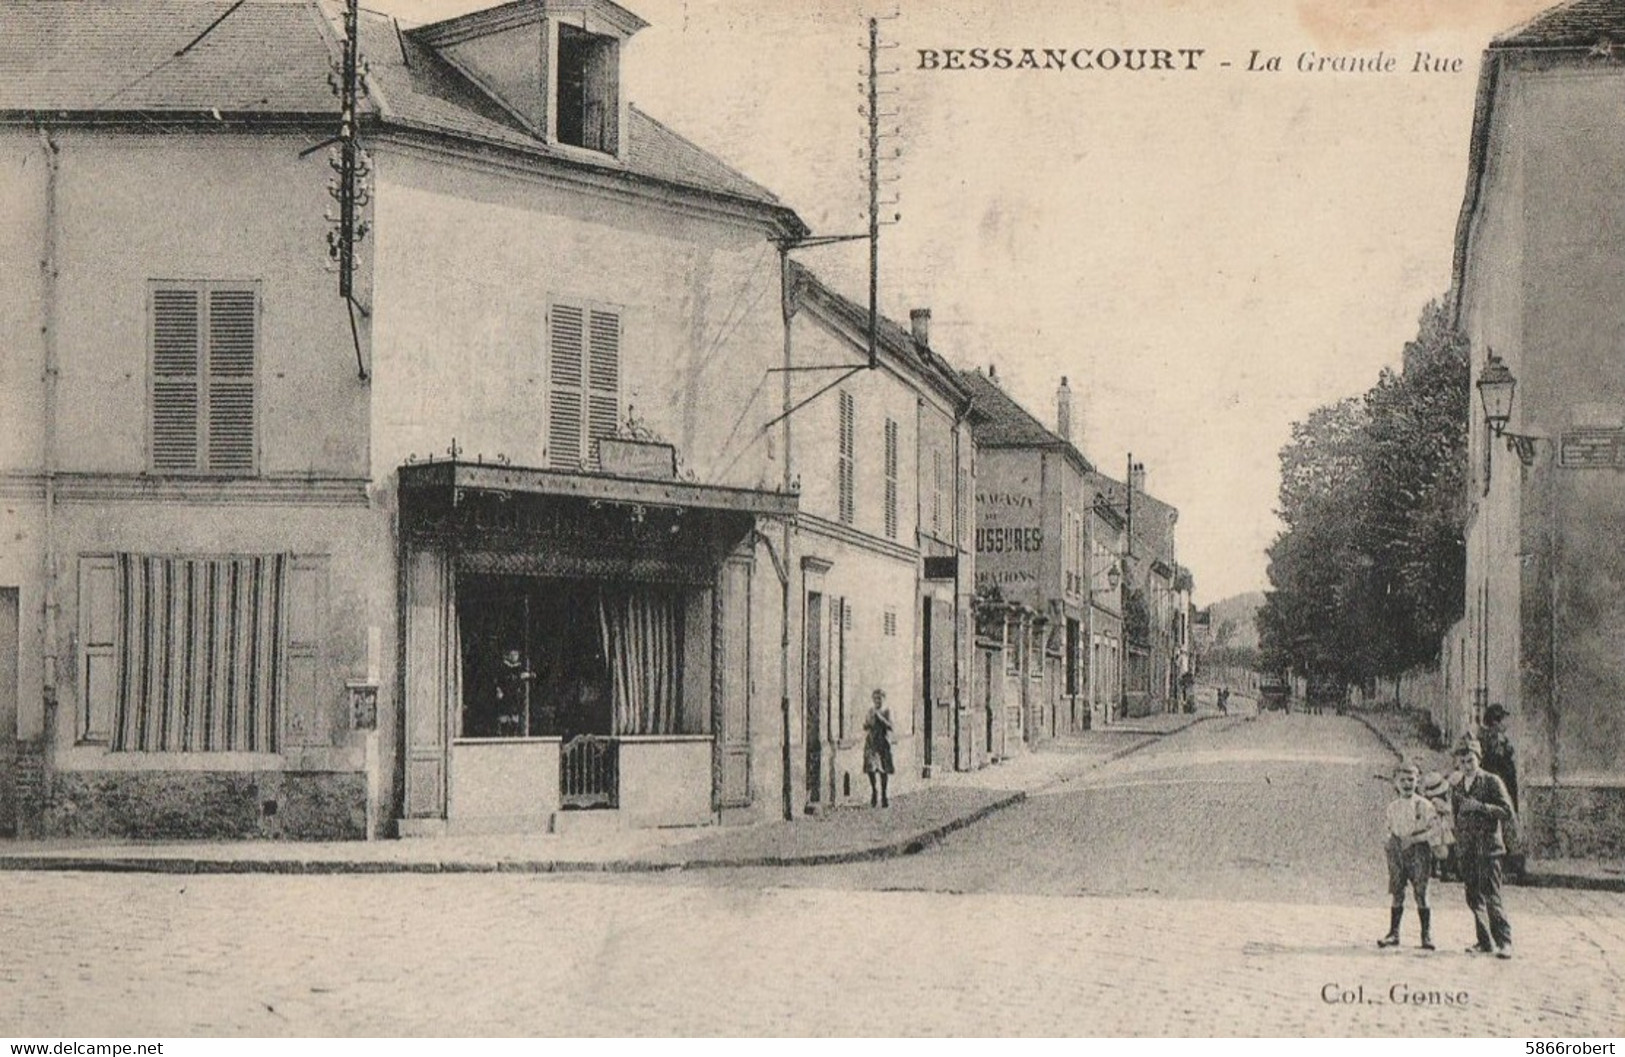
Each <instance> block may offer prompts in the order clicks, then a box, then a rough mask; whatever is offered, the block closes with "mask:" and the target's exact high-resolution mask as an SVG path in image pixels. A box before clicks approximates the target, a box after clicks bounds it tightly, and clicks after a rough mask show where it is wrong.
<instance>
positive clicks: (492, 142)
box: [0, 0, 806, 233]
mask: <svg viewBox="0 0 1625 1057" xmlns="http://www.w3.org/2000/svg"><path fill="white" fill-rule="evenodd" d="M336 17H337V12H336V11H331V12H330V11H325V10H324V9H323V8H322V7H321V6H320V5H319V3H318V2H317V0H247V2H246V3H243V4H241V6H238V7H236V8H234V7H233V3H232V0H0V25H4V27H5V29H4V32H3V33H0V116H5V115H10V116H13V117H15V116H19V115H22V116H51V117H70V116H71V117H74V118H89V119H95V120H120V119H122V117H124V116H128V115H134V114H139V115H142V117H141V120H144V121H145V120H150V119H151V115H155V114H166V115H173V116H174V119H175V120H176V121H180V120H202V121H210V120H244V119H247V120H267V119H275V118H282V119H293V118H305V119H309V118H312V117H321V116H334V117H335V119H336V115H337V113H338V99H337V97H336V96H335V95H334V93H333V91H332V89H331V88H330V87H329V84H328V78H329V75H330V73H331V71H332V69H333V65H334V62H335V61H336V59H337V56H338V54H339V35H338V30H337V28H336V26H335V25H334V24H333V22H332V21H330V19H336ZM211 26H212V28H211ZM205 31H207V32H205ZM200 35H202V39H198V38H199V36H200ZM361 48H362V56H363V58H364V60H365V61H366V64H367V67H368V71H369V73H368V78H367V87H368V88H369V89H370V91H369V93H368V99H367V100H366V101H364V103H363V105H362V109H363V113H364V115H365V116H367V117H369V118H370V119H372V120H375V121H377V122H378V123H380V124H381V125H383V126H384V127H397V128H402V129H407V130H411V131H417V132H424V133H430V134H435V135H443V136H448V137H452V138H455V139H459V140H462V141H465V142H470V143H476V144H480V145H483V146H494V147H498V148H503V149H507V150H511V151H516V152H519V153H521V154H523V155H526V156H528V157H531V158H535V159H546V160H548V161H551V162H559V163H563V164H566V165H570V166H573V167H578V168H589V169H594V170H598V171H601V172H603V173H604V174H607V175H610V176H614V177H620V178H631V179H633V180H638V179H642V180H654V181H658V182H660V183H665V184H671V185H675V186H678V187H683V188H687V189H691V190H695V191H699V192H703V193H706V194H712V195H720V196H723V197H726V198H730V199H736V200H741V201H744V202H748V203H750V204H752V205H755V206H762V207H767V208H768V209H770V210H771V211H772V212H773V213H774V214H775V215H776V217H777V219H778V220H779V221H780V222H781V223H783V224H785V225H786V226H788V227H789V228H790V229H791V230H792V231H795V232H798V233H800V232H805V230H806V227H805V225H804V224H803V223H802V222H801V220H800V219H799V218H797V217H796V216H795V214H794V213H793V212H791V211H790V210H789V209H787V208H786V207H784V206H783V205H782V204H781V203H780V202H779V200H778V198H777V197H775V196H774V195H773V194H772V192H770V191H768V190H767V189H766V188H764V187H762V186H761V185H760V184H758V183H756V182H755V181H753V180H750V179H749V178H747V177H745V176H744V175H742V174H740V173H739V172H737V171H736V170H734V169H732V168H731V167H729V166H728V165H727V164H725V163H724V162H722V161H721V160H720V159H718V158H717V157H715V156H714V155H712V154H710V153H708V152H707V151H705V150H703V149H701V148H700V147H698V146H696V145H695V144H693V143H691V142H689V141H688V140H686V139H684V138H683V137H682V136H680V135H678V134H677V133H676V132H673V131H672V130H671V129H669V128H667V127H666V126H664V125H662V124H661V123H659V122H658V121H655V120H654V119H653V118H651V117H649V116H648V115H646V114H644V113H643V112H642V111H640V110H638V109H636V108H635V107H634V108H632V109H631V114H630V118H629V120H628V126H629V127H628V129H627V137H628V140H627V159H626V162H625V163H624V164H622V163H619V162H617V161H616V160H615V159H612V158H608V157H606V158H604V159H603V160H602V161H601V162H600V161H598V160H596V159H593V158H590V157H585V156H583V153H582V152H580V151H574V152H568V153H566V152H562V151H558V150H555V149H552V148H549V147H548V145H547V144H546V143H544V142H543V141H541V140H539V139H537V138H536V137H535V136H534V135H532V134H531V133H530V132H529V130H527V129H526V128H525V127H524V125H523V124H522V123H521V122H520V121H519V120H518V119H517V118H515V117H514V116H513V115H511V114H510V113H508V111H507V110H505V109H504V108H503V107H502V106H501V105H499V104H498V103H497V102H496V101H495V100H494V99H492V98H491V97H490V96H489V95H488V94H487V93H486V92H485V91H484V89H482V88H481V87H480V86H479V85H477V84H475V83H474V82H473V81H471V80H469V79H468V78H467V77H465V76H464V75H463V74H462V73H461V72H459V71H458V70H457V69H456V68H455V67H453V66H452V65H451V64H450V63H448V62H446V61H445V60H444V59H442V58H441V57H440V56H439V55H438V54H437V53H436V52H435V51H434V50H433V49H432V48H430V47H428V46H427V45H425V44H422V43H420V42H417V41H414V40H413V39H412V37H411V36H410V35H408V34H403V33H400V32H399V31H398V30H397V27H396V24H395V22H394V20H393V19H391V18H389V17H388V16H386V15H382V14H379V13H376V12H371V11H364V12H363V13H362V20H361Z"/></svg>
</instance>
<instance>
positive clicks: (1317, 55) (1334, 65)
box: [1246, 48, 1465, 73]
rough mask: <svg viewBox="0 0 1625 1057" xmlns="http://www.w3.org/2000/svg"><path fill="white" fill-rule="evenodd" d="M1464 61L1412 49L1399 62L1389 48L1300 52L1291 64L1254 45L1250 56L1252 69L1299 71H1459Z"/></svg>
mask: <svg viewBox="0 0 1625 1057" xmlns="http://www.w3.org/2000/svg"><path fill="white" fill-rule="evenodd" d="M1464 66H1465V63H1464V62H1463V60H1462V59H1461V58H1460V57H1457V56H1445V55H1435V54H1433V53H1432V52H1428V51H1417V52H1414V53H1412V56H1411V61H1410V62H1409V63H1408V64H1406V65H1405V66H1401V65H1400V60H1399V56H1397V55H1390V54H1389V53H1388V52H1386V51H1378V52H1374V53H1372V54H1368V55H1360V54H1349V55H1327V54H1323V53H1321V52H1317V51H1302V52H1299V53H1298V55H1297V58H1296V59H1295V60H1294V61H1293V63H1292V65H1291V66H1290V67H1289V66H1287V65H1286V59H1285V56H1282V55H1271V54H1269V53H1267V52H1264V51H1261V50H1259V49H1258V48H1254V49H1253V50H1252V51H1251V52H1250V53H1249V54H1248V56H1247V66H1246V69H1247V72H1249V73H1281V72H1283V71H1284V70H1287V69H1291V70H1295V71H1296V72H1298V73H1398V72H1400V71H1401V70H1404V71H1405V72H1408V73H1460V72H1461V71H1462V69H1463V68H1464Z"/></svg>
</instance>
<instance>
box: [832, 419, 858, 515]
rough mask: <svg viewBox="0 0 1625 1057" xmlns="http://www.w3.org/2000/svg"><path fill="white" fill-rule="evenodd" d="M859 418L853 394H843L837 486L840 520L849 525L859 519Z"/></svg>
mask: <svg viewBox="0 0 1625 1057" xmlns="http://www.w3.org/2000/svg"><path fill="white" fill-rule="evenodd" d="M857 417H858V414H857V403H856V401H854V400H853V399H852V394H851V393H847V392H842V393H841V398H840V422H839V431H840V438H839V447H840V472H839V478H838V481H837V485H838V489H839V492H840V495H839V500H838V502H839V507H840V509H839V513H840V518H841V521H843V522H844V523H846V524H848V525H850V524H852V522H853V521H854V520H855V519H856V517H857V497H856V494H855V492H856V489H855V487H854V486H855V482H854V480H853V478H854V477H855V473H854V469H855V467H854V465H853V464H854V461H855V458H856V455H857V444H856V435H857Z"/></svg>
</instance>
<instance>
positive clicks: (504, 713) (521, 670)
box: [493, 646, 536, 738]
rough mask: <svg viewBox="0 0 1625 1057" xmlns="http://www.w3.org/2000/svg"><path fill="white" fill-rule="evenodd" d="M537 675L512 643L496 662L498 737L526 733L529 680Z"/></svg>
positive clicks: (495, 691)
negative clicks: (500, 659) (497, 662)
mask: <svg viewBox="0 0 1625 1057" xmlns="http://www.w3.org/2000/svg"><path fill="white" fill-rule="evenodd" d="M534 678H536V674H535V673H534V672H532V671H531V670H530V669H529V668H528V667H527V666H526V664H525V662H524V660H523V659H522V657H521V655H520V652H519V647H517V646H510V647H508V649H507V651H506V652H505V653H503V655H502V663H501V664H499V665H498V666H497V674H496V679H495V684H496V685H495V688H494V690H493V696H494V697H495V698H496V714H497V737H499V738H518V737H522V736H524V734H525V733H526V730H525V720H526V719H527V718H528V712H529V709H530V681H531V680H532V679H534Z"/></svg>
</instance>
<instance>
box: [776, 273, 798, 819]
mask: <svg viewBox="0 0 1625 1057" xmlns="http://www.w3.org/2000/svg"><path fill="white" fill-rule="evenodd" d="M793 295H794V291H793V290H792V289H791V280H790V248H789V246H788V245H787V244H785V243H780V244H779V304H780V305H781V306H782V311H783V316H784V371H783V373H782V374H781V375H780V378H781V381H780V383H779V384H780V388H781V391H782V392H781V396H782V400H783V406H782V407H781V408H780V414H779V431H780V437H781V439H782V442H783V443H782V447H783V449H784V452H783V459H784V475H783V487H784V494H785V495H789V494H790V488H791V484H792V480H793V478H792V476H791V470H790V419H791V417H792V416H791V414H790V411H791V407H790V374H791V371H790V367H791V366H792V363H791V347H790V321H791V319H793V318H794V317H795V307H794V296H793ZM793 522H794V518H790V517H787V518H785V519H784V568H783V569H782V570H780V572H779V595H780V605H781V610H780V613H779V720H780V731H779V740H780V765H781V770H782V771H783V775H784V781H783V784H782V789H781V791H780V794H781V801H782V802H781V804H780V808H781V810H782V811H783V814H784V818H785V820H786V821H789V820H791V819H793V818H795V776H794V774H793V773H792V767H793V765H794V762H795V756H794V754H793V753H792V752H791V751H790V569H791V561H790V545H791V533H792V532H793V531H794V528H795V526H794V524H793Z"/></svg>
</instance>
